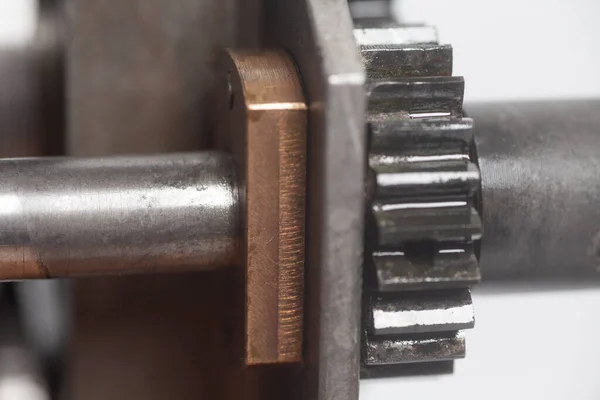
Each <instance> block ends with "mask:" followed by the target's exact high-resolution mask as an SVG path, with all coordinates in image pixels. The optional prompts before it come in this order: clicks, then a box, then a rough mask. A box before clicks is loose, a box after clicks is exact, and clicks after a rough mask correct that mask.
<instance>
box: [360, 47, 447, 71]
mask: <svg viewBox="0 0 600 400" xmlns="http://www.w3.org/2000/svg"><path fill="white" fill-rule="evenodd" d="M360 50H361V56H362V59H363V64H364V66H365V69H366V71H367V75H368V76H369V77H370V78H371V79H392V78H394V77H398V76H406V77H429V76H451V75H452V47H451V46H449V45H437V44H430V45H369V46H362V47H361V49H360Z"/></svg>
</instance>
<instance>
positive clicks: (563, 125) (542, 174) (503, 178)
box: [467, 100, 600, 281]
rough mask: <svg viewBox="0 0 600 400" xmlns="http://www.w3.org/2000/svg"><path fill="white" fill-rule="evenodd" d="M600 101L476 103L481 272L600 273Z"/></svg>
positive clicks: (472, 110) (503, 275)
mask: <svg viewBox="0 0 600 400" xmlns="http://www.w3.org/2000/svg"><path fill="white" fill-rule="evenodd" d="M598 110H600V101H598V100H580V101H559V102H558V101H557V102H535V103H533V102H529V103H527V102H523V103H489V104H485V103H482V104H473V105H471V106H469V107H468V108H467V111H468V112H469V115H470V116H472V117H473V118H474V119H476V122H477V123H476V127H475V129H476V134H475V138H476V141H477V144H478V151H479V160H480V167H481V171H482V177H483V182H482V190H483V209H484V212H483V219H484V223H485V226H486V235H485V238H484V240H483V241H482V248H481V268H482V275H483V279H484V280H486V281H489V280H492V279H521V278H522V279H528V278H536V279H542V278H569V277H570V278H576V277H587V278H596V277H598V276H599V275H600V257H599V254H600V233H599V232H600V209H599V208H598V204H599V202H600V179H599V178H598V177H599V176H600V152H599V151H598V149H600V115H599V113H598Z"/></svg>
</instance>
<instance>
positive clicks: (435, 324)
mask: <svg viewBox="0 0 600 400" xmlns="http://www.w3.org/2000/svg"><path fill="white" fill-rule="evenodd" d="M369 319H370V320H371V321H370V322H371V325H370V327H371V329H372V333H373V334H375V335H400V334H405V333H425V332H450V331H457V330H460V329H470V328H473V326H474V325H475V315H474V313H473V303H472V302H471V294H470V292H469V290H468V289H463V290H457V291H451V292H448V293H444V291H439V292H438V293H427V294H423V293H419V294H416V295H415V294H405V295H404V296H402V295H400V296H394V297H393V298H389V297H385V296H382V295H379V296H373V297H372V298H371V308H370V318H369Z"/></svg>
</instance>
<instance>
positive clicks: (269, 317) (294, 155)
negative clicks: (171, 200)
mask: <svg viewBox="0 0 600 400" xmlns="http://www.w3.org/2000/svg"><path fill="white" fill-rule="evenodd" d="M222 71H224V73H223V75H224V76H223V81H224V82H227V88H226V89H228V90H226V92H228V93H227V96H224V99H223V100H224V101H223V103H224V104H223V108H224V109H225V110H224V111H223V114H221V118H222V120H223V121H224V123H223V126H222V130H221V131H220V132H221V134H220V135H218V137H217V140H218V141H219V142H221V143H220V145H221V147H222V148H223V149H225V150H228V151H230V152H232V153H233V155H234V157H235V159H236V167H237V175H238V176H239V177H240V187H242V188H244V192H243V193H242V198H243V199H244V201H243V202H242V204H244V208H243V209H242V212H241V214H242V218H243V220H244V222H243V225H242V226H243V233H242V245H241V251H240V254H241V257H240V258H241V260H240V263H241V264H242V265H244V266H245V268H246V312H247V314H246V317H245V320H246V349H245V357H246V363H247V364H249V365H253V364H265V363H276V362H291V361H300V359H301V357H302V318H303V315H302V309H303V307H302V305H303V302H304V218H305V215H304V206H305V190H306V184H305V183H306V129H307V108H306V103H305V102H304V96H303V94H302V86H301V84H300V79H299V77H298V72H297V70H296V66H295V65H294V63H293V62H292V60H291V59H290V57H289V56H288V55H287V54H286V53H284V52H282V51H262V52H257V51H233V50H230V51H228V52H227V53H226V55H225V60H223V67H222Z"/></svg>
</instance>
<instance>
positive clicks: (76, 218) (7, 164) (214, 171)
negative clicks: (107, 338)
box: [0, 152, 239, 280]
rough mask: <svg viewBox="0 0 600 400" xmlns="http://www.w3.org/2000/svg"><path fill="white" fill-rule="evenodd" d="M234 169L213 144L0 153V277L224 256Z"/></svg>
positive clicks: (233, 223) (231, 249)
mask: <svg viewBox="0 0 600 400" xmlns="http://www.w3.org/2000/svg"><path fill="white" fill-rule="evenodd" d="M233 169H234V166H233V161H232V159H231V157H230V156H228V155H225V154H221V153H217V152H206V153H199V154H175V155H161V156H152V157H137V158H126V157H119V158H112V159H63V158H54V159H52V158H49V159H44V158H42V159H9V160H3V161H0V170H1V171H2V179H3V185H2V188H1V192H0V204H1V208H2V213H1V215H0V221H1V222H0V223H1V224H2V226H3V230H2V235H1V236H0V242H1V244H2V245H1V246H0V271H1V272H0V278H1V279H3V280H14V279H27V278H54V277H76V276H89V275H96V274H111V273H113V274H115V273H116V274H122V273H131V272H143V271H149V272H156V271H160V270H162V271H173V270H175V271H176V270H192V269H193V270H198V269H208V268H216V267H219V266H228V265H233V264H234V261H235V257H236V255H237V250H238V231H239V225H238V222H239V221H238V220H239V218H238V197H237V187H236V183H235V176H234V170H233Z"/></svg>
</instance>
